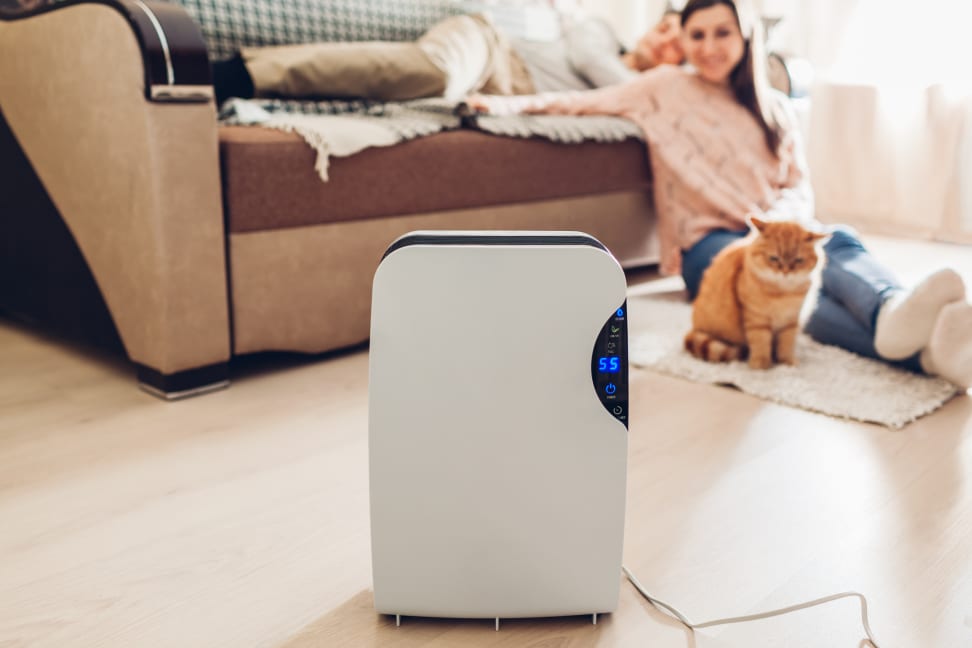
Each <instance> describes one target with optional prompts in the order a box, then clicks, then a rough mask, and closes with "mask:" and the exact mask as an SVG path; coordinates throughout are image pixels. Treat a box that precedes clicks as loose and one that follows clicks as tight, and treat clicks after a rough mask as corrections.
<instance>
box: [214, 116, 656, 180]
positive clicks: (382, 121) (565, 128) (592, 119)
mask: <svg viewBox="0 0 972 648" xmlns="http://www.w3.org/2000/svg"><path fill="white" fill-rule="evenodd" d="M455 108H456V105H455V104H454V103H450V102H446V101H444V100H442V99H422V100H417V101H411V102H402V103H386V104H380V105H375V106H372V107H370V108H369V109H368V110H365V111H361V112H346V113H342V114H302V113H292V112H270V111H268V110H266V109H265V108H264V107H262V106H261V105H260V103H259V102H255V101H246V100H243V99H233V100H231V103H230V104H229V105H228V106H226V105H224V107H223V109H222V110H221V114H222V121H223V123H226V124H239V125H253V126H263V127H265V128H274V129H277V130H282V131H286V132H293V133H297V134H298V135H300V136H301V137H302V138H303V139H304V141H305V142H307V144H308V145H309V146H310V147H311V148H313V149H314V150H315V151H316V152H317V160H316V162H315V165H314V168H315V170H316V171H317V173H318V175H320V177H321V179H322V180H327V177H328V166H329V163H330V158H331V157H332V156H338V157H343V156H348V155H353V154H355V153H358V152H359V151H362V150H364V149H366V148H369V147H374V146H392V145H393V144H398V143H400V142H404V141H406V140H410V139H414V138H416V137H422V136H424V135H432V134H434V133H438V132H440V131H443V130H454V129H457V128H459V127H460V126H461V125H463V124H461V119H460V118H459V117H458V116H457V115H456V113H455ZM465 126H466V127H467V128H475V129H478V130H482V131H484V132H488V133H492V134H494V135H501V136H506V137H543V138H545V139H548V140H551V141H554V142H563V143H577V142H583V141H597V142H617V141H621V140H624V139H627V138H629V137H631V138H637V139H642V138H643V136H642V132H641V129H640V128H638V126H637V125H635V124H634V123H633V122H630V121H628V120H626V119H621V118H619V117H598V116H585V117H566V116H560V115H508V116H480V117H477V118H476V119H475V120H473V121H471V122H468V123H467V124H465Z"/></svg>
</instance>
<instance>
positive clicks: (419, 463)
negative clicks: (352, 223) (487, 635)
mask: <svg viewBox="0 0 972 648" xmlns="http://www.w3.org/2000/svg"><path fill="white" fill-rule="evenodd" d="M625 288H626V284H625V278H624V274H623V272H622V270H621V268H620V266H619V265H618V263H617V261H616V260H615V259H614V257H612V256H611V254H610V253H609V252H608V251H607V250H606V249H605V248H604V247H603V246H602V245H601V244H600V243H599V242H597V240H596V239H594V238H592V237H590V236H588V235H586V234H581V233H572V232H416V233H413V234H410V235H406V236H404V237H402V238H400V239H399V240H398V241H396V242H395V243H394V244H393V245H392V246H391V247H390V248H389V251H388V252H387V253H386V255H385V258H384V259H383V260H382V262H381V264H380V266H379V268H378V271H377V273H376V274H375V281H374V293H373V304H372V323H371V350H370V385H369V461H370V487H371V540H372V564H373V577H374V594H375V607H376V609H377V611H378V612H379V613H384V614H394V615H403V616H404V615H409V616H428V617H465V618H497V619H499V618H504V617H505V618H514V617H546V616H561V615H578V614H597V613H603V612H611V611H613V610H615V608H616V607H617V602H618V594H619V589H620V581H621V551H622V544H623V534H624V508H625V484H626V462H627V419H628V402H627V401H628V399H627V373H628V364H627V326H626V320H627V312H626V311H627V307H626V303H625ZM595 618H596V617H595Z"/></svg>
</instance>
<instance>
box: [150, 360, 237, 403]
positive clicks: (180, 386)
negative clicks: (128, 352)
mask: <svg viewBox="0 0 972 648" xmlns="http://www.w3.org/2000/svg"><path fill="white" fill-rule="evenodd" d="M135 368H136V370H137V374H138V386H139V387H141V388H142V389H144V390H145V391H147V392H148V393H150V394H152V395H153V396H158V397H160V398H164V399H166V400H178V399H180V398H188V397H189V396H198V395H200V394H206V393H208V392H211V391H216V390H218V389H224V388H226V387H229V382H230V381H229V363H227V362H218V363H216V364H211V365H207V366H205V367H197V368H196V369H187V370H185V371H177V372H175V373H171V374H164V373H162V372H160V371H158V370H156V369H152V368H151V367H146V366H145V365H141V364H138V363H137V362H136V363H135Z"/></svg>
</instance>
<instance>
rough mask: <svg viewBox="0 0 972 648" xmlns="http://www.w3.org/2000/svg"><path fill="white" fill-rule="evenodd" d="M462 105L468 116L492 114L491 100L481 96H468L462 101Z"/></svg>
mask: <svg viewBox="0 0 972 648" xmlns="http://www.w3.org/2000/svg"><path fill="white" fill-rule="evenodd" d="M462 105H463V106H465V107H466V114H468V115H488V114H489V113H490V110H489V100H488V99H487V98H486V97H485V96H484V95H481V94H473V95H467V96H466V98H465V99H463V100H462Z"/></svg>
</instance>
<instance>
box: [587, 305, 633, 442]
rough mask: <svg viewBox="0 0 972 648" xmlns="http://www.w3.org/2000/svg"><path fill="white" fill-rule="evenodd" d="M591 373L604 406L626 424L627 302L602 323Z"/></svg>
mask: <svg viewBox="0 0 972 648" xmlns="http://www.w3.org/2000/svg"><path fill="white" fill-rule="evenodd" d="M591 376H592V378H593V380H594V389H595V390H596V391H597V395H598V397H599V398H600V399H601V403H603V404H604V408H605V409H606V410H607V411H609V412H610V413H611V414H612V415H613V416H614V417H615V418H616V419H618V420H619V421H621V422H622V423H624V426H625V427H628V302H627V301H625V302H624V303H622V304H621V305H620V306H619V307H618V309H617V310H616V311H614V313H613V314H612V315H611V317H610V318H608V321H607V322H605V324H604V328H602V329H601V333H600V335H598V336H597V341H596V342H595V343H594V353H593V355H592V357H591Z"/></svg>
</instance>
